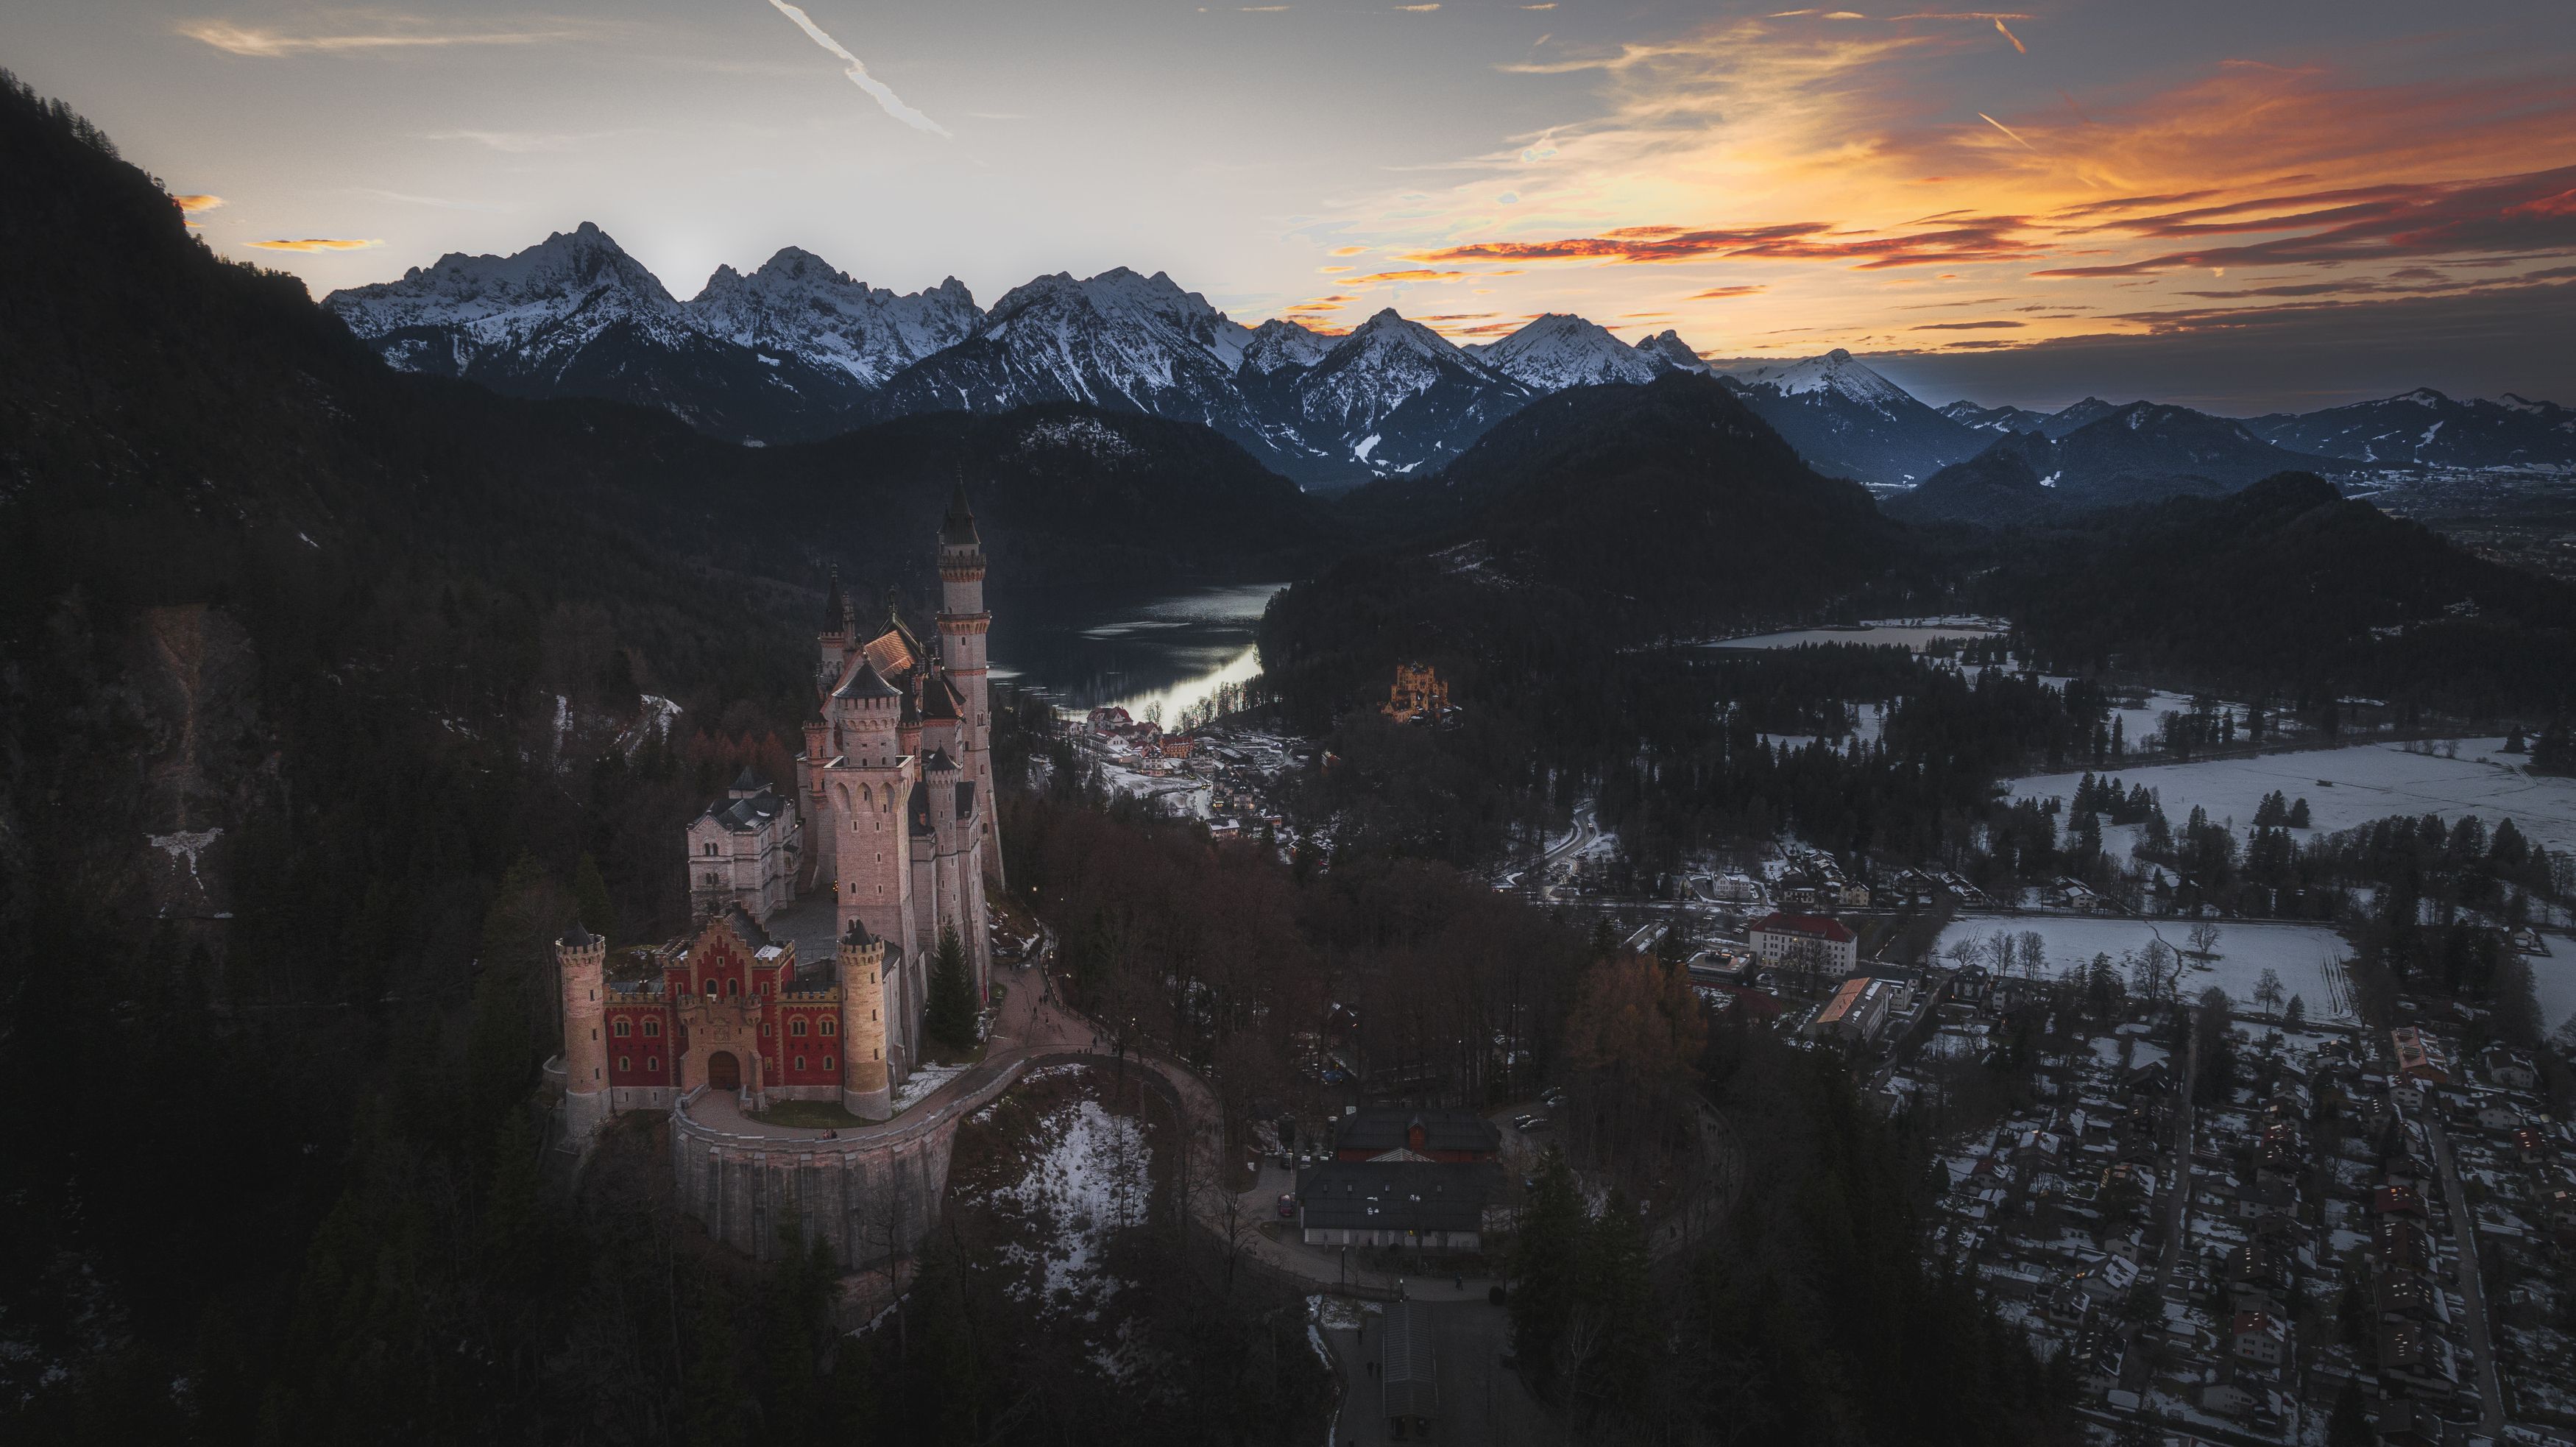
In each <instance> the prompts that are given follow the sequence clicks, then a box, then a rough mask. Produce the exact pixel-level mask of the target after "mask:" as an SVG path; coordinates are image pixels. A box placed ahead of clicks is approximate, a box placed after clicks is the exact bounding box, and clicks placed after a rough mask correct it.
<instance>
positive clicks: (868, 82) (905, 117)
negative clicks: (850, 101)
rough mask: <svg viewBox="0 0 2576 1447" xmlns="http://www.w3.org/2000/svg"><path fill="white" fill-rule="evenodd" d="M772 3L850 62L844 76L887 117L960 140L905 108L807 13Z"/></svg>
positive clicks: (781, 0) (771, 0) (773, 0)
mask: <svg viewBox="0 0 2576 1447" xmlns="http://www.w3.org/2000/svg"><path fill="white" fill-rule="evenodd" d="M769 3H770V4H772V5H774V6H776V7H777V8H778V13H779V14H781V15H784V16H786V17H787V18H788V19H790V20H793V21H795V22H796V28H797V29H799V30H802V31H804V32H805V34H806V35H807V36H809V37H811V38H812V40H813V42H814V43H815V44H816V45H819V46H821V47H823V48H824V49H825V50H828V51H830V52H832V53H833V54H834V55H837V56H839V57H840V58H841V59H843V60H846V61H848V62H849V63H850V68H849V69H848V70H846V71H843V72H842V74H844V75H847V76H848V77H849V78H850V83H851V84H852V85H855V86H857V87H858V88H859V89H861V90H863V91H866V92H867V93H868V94H870V95H872V96H875V97H876V101H877V104H878V105H881V106H883V107H885V113H886V114H887V115H890V116H892V117H894V118H895V119H896V120H899V121H901V122H903V123H904V124H905V125H907V126H910V127H912V128H913V129H914V130H916V131H928V132H930V133H931V134H932V135H934V136H942V137H946V138H947V139H949V140H955V139H956V137H954V136H950V135H949V134H948V128H947V127H946V126H943V125H941V124H940V123H939V122H937V121H934V120H932V119H931V118H930V117H928V116H926V115H923V114H922V113H921V112H919V111H917V110H914V109H913V108H912V107H910V106H908V105H905V104H904V103H903V97H902V96H899V95H896V94H895V93H894V89H893V87H891V86H888V85H887V84H886V83H885V82H884V81H881V80H879V79H877V78H876V77H875V76H873V75H870V74H868V67H867V65H866V63H865V62H863V61H861V60H860V59H859V58H858V57H857V56H855V55H852V54H851V53H849V52H848V51H846V50H843V49H842V48H841V42H839V41H837V40H834V39H833V38H832V37H830V36H828V35H826V34H824V33H823V27H822V26H820V25H817V24H815V23H814V22H813V21H812V20H810V19H808V18H806V15H805V12H804V11H802V10H799V9H797V8H796V7H795V6H793V5H790V4H788V3H787V0H769Z"/></svg>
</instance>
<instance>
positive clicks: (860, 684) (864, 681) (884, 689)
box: [832, 645, 902, 698]
mask: <svg viewBox="0 0 2576 1447" xmlns="http://www.w3.org/2000/svg"><path fill="white" fill-rule="evenodd" d="M871 646H873V645H871ZM901 691H902V690H900V689H898V688H896V687H895V686H894V685H893V684H890V683H888V682H886V681H885V675H883V674H881V673H879V672H877V668H876V663H875V661H874V660H873V659H870V658H865V657H863V658H861V659H860V660H859V666H858V667H856V668H854V669H851V670H850V676H849V679H848V680H847V681H846V682H844V683H843V684H842V685H841V686H840V687H839V688H836V689H834V690H832V697H834V698H892V697H894V696H895V695H896V694H898V693H900V692H901Z"/></svg>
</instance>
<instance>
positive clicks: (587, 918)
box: [572, 654, 624, 940]
mask: <svg viewBox="0 0 2576 1447" xmlns="http://www.w3.org/2000/svg"><path fill="white" fill-rule="evenodd" d="M620 656H621V657H623V656H624V655H622V654H621V655H620ZM572 898H573V904H574V906H575V907H576V908H577V909H579V910H580V912H581V913H580V919H581V923H582V927H583V928H584V929H587V930H589V931H590V932H591V933H592V934H595V935H597V936H599V937H600V938H601V939H604V940H615V939H616V938H617V937H618V928H617V906H616V905H615V904H613V903H611V902H610V900H609V897H608V879H607V876H605V875H603V874H601V873H600V872H599V860H598V859H597V858H596V857H595V856H593V855H590V854H587V853H585V854H583V855H582V856H581V863H579V864H577V865H575V866H573V871H572Z"/></svg>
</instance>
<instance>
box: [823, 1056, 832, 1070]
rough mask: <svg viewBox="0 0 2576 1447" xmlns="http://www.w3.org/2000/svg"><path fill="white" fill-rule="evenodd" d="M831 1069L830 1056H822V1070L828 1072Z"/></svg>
mask: <svg viewBox="0 0 2576 1447" xmlns="http://www.w3.org/2000/svg"><path fill="white" fill-rule="evenodd" d="M831 1068H832V1057H831V1056H829V1055H826V1056H824V1057H823V1069H824V1070H826V1071H829V1070H830V1069H831Z"/></svg>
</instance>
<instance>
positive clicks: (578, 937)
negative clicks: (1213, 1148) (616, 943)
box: [563, 919, 599, 950]
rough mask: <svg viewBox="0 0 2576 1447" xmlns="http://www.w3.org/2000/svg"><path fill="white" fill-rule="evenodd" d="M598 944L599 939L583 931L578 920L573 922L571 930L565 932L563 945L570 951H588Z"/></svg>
mask: <svg viewBox="0 0 2576 1447" xmlns="http://www.w3.org/2000/svg"><path fill="white" fill-rule="evenodd" d="M598 942H599V940H598V937H597V936H595V935H593V934H592V933H591V932H590V931H588V930H586V929H583V928H582V927H581V921H580V920H577V919H576V920H574V921H573V922H572V928H571V929H568V930H565V931H564V937H563V945H564V948H565V949H568V950H586V949H589V948H590V947H591V946H592V945H594V944H597V943H598Z"/></svg>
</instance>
